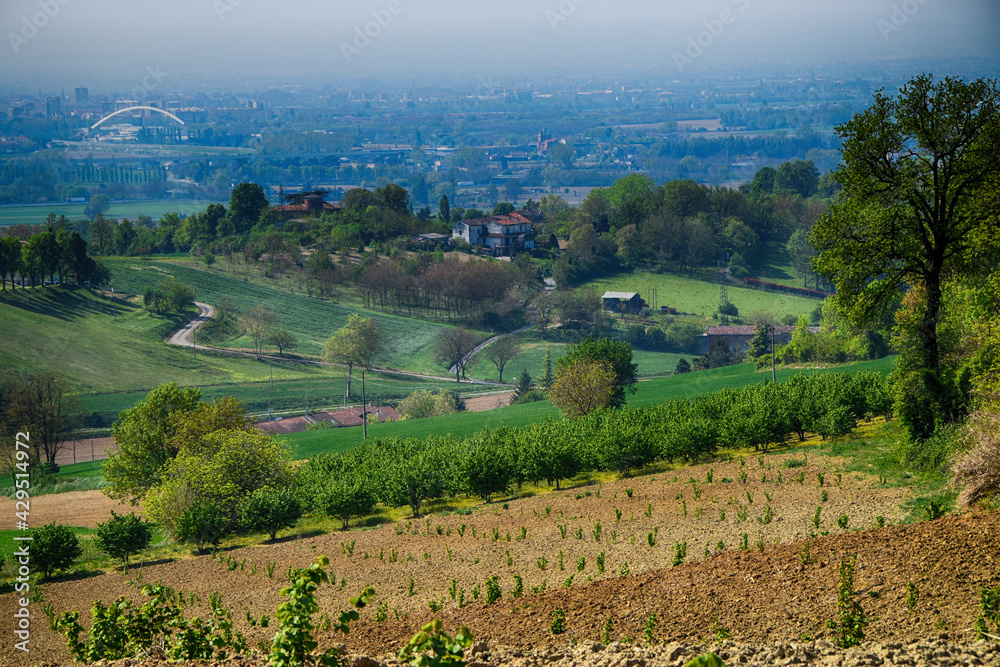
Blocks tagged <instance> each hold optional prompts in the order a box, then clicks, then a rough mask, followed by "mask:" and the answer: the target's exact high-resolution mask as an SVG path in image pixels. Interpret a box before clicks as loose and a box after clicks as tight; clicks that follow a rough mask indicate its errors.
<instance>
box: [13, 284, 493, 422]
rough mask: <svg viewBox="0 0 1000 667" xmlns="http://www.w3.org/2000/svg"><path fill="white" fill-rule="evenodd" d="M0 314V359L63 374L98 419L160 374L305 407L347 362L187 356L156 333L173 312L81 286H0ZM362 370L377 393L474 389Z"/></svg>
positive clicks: (337, 396) (322, 399)
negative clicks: (153, 310) (154, 311)
mask: <svg viewBox="0 0 1000 667" xmlns="http://www.w3.org/2000/svg"><path fill="white" fill-rule="evenodd" d="M115 310H117V318H115V317H114V311H115ZM0 314H2V317H0V365H2V366H4V367H7V368H12V369H16V370H19V371H25V372H27V371H36V370H39V369H43V368H49V369H51V370H52V371H53V372H54V373H55V374H56V375H58V376H59V377H61V378H64V379H65V380H66V381H67V382H69V385H70V389H71V392H72V393H73V394H74V396H75V398H76V400H77V401H78V402H79V408H80V410H81V411H82V412H83V413H84V414H90V413H91V412H97V413H99V414H100V415H101V416H102V417H103V419H104V421H105V422H106V423H110V421H112V420H113V419H114V418H115V417H116V416H117V414H118V413H119V412H121V411H122V410H125V409H127V408H130V407H132V406H133V405H135V403H136V402H137V401H138V400H140V399H142V398H143V397H145V395H146V394H147V393H148V392H149V391H150V390H152V389H154V388H155V387H157V386H158V385H160V384H162V383H165V382H177V383H178V384H181V385H190V386H200V387H202V388H203V391H204V395H205V397H206V398H209V397H213V396H216V397H221V396H227V395H230V396H235V397H236V398H238V399H240V400H244V401H247V402H248V409H249V410H250V411H251V412H253V413H256V414H260V413H265V412H267V409H268V395H269V393H270V398H271V400H270V405H271V408H272V410H275V411H285V410H305V408H306V405H307V396H308V405H309V406H310V407H312V408H313V409H320V408H327V407H331V406H333V405H339V404H342V403H343V401H344V390H343V385H344V382H343V376H344V372H345V369H342V368H339V367H323V366H318V365H315V364H304V363H300V362H297V361H293V360H285V361H282V360H272V361H270V362H269V361H266V360H261V361H258V360H257V359H254V358H253V357H234V356H230V355H223V354H209V353H205V352H200V353H198V355H197V358H195V356H194V355H193V354H192V352H191V351H190V350H188V349H183V348H179V347H174V346H172V345H167V344H166V343H164V342H163V339H164V338H165V337H166V335H167V334H168V333H170V332H172V331H174V330H176V328H177V327H178V326H179V325H180V319H179V318H169V319H168V318H162V317H157V316H154V315H151V314H149V313H148V312H146V311H145V310H143V309H142V308H139V307H138V306H137V305H135V304H133V303H130V302H127V301H124V300H120V301H119V302H118V303H117V305H113V304H112V303H111V301H110V299H106V298H104V297H102V296H100V295H98V294H94V293H92V292H90V291H89V290H86V289H83V288H78V287H72V286H65V287H45V288H42V287H39V288H34V289H28V290H20V289H18V290H7V291H6V292H0ZM359 375H360V373H358V372H357V371H356V372H355V381H354V383H353V385H352V392H351V396H350V397H349V398H348V402H349V403H351V402H353V403H355V404H357V403H360V400H361V383H360V377H359ZM272 378H273V381H272ZM368 380H369V382H368V386H369V388H370V389H369V391H370V392H371V394H370V397H369V400H370V401H372V402H376V403H377V402H378V401H379V400H381V401H383V402H393V403H394V402H397V401H399V400H400V399H402V398H403V397H404V396H406V395H407V394H409V393H411V392H412V391H415V390H417V389H425V388H428V389H434V388H446V389H448V390H458V391H461V392H463V393H465V392H469V391H476V390H481V387H480V388H476V387H473V386H470V385H467V384H463V385H456V383H454V382H449V381H448V380H447V379H439V380H435V379H425V378H414V377H408V376H402V375H397V374H392V373H371V374H369V376H368ZM272 382H273V383H272Z"/></svg>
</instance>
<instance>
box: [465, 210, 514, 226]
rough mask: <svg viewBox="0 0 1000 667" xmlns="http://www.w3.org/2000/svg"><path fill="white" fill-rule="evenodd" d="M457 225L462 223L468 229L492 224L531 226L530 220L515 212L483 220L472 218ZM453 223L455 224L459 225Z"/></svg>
mask: <svg viewBox="0 0 1000 667" xmlns="http://www.w3.org/2000/svg"><path fill="white" fill-rule="evenodd" d="M459 223H464V224H466V225H469V226H470V227H475V226H478V225H486V224H489V223H493V224H495V225H530V224H533V223H532V222H531V220H528V219H527V218H526V217H524V216H523V215H521V214H520V213H518V212H517V211H515V212H513V213H508V214H507V215H488V216H486V217H485V218H474V219H472V220H460V221H459ZM459 223H455V224H459Z"/></svg>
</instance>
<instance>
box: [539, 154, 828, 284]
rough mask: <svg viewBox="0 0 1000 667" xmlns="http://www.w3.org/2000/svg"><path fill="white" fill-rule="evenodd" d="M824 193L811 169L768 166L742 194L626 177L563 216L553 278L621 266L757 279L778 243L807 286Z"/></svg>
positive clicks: (577, 278)
mask: <svg viewBox="0 0 1000 667" xmlns="http://www.w3.org/2000/svg"><path fill="white" fill-rule="evenodd" d="M824 179H825V180H828V179H827V177H824ZM821 185H822V189H821ZM830 192H832V190H831V189H830V186H829V185H828V184H827V183H823V184H821V179H820V174H819V170H817V169H816V167H815V165H814V164H813V163H812V162H811V161H795V162H786V163H785V164H783V165H781V166H780V167H779V168H778V169H773V168H770V167H765V168H764V169H761V170H760V171H758V172H757V174H756V176H755V177H754V180H753V182H752V183H750V184H749V185H746V186H743V187H741V188H740V189H738V190H733V189H730V188H725V187H714V188H713V187H708V186H705V185H700V184H698V183H695V182H694V181H691V180H675V181H668V182H666V183H664V184H662V185H657V184H656V183H655V182H654V181H653V180H652V179H651V178H649V177H648V176H644V175H640V174H631V175H629V176H626V177H625V178H622V179H621V180H619V181H617V182H616V183H615V184H614V185H613V186H611V187H610V188H607V189H601V190H594V191H592V192H591V193H590V194H589V195H588V197H587V198H586V199H585V200H584V201H583V202H582V203H581V205H580V206H579V208H577V209H576V210H575V211H573V212H571V213H566V214H564V215H563V216H562V217H561V220H562V224H561V226H560V229H559V232H560V234H561V235H563V236H565V235H567V234H568V237H569V241H568V243H567V245H566V250H565V252H563V253H562V254H561V256H560V257H559V260H558V262H557V263H556V266H555V269H554V275H555V277H556V281H557V282H558V283H559V284H560V285H567V284H570V285H571V284H576V283H579V282H583V281H585V280H587V279H589V278H591V277H594V276H596V275H599V274H601V273H603V272H606V271H608V270H612V269H617V268H619V267H647V268H655V267H662V268H665V269H669V270H675V271H687V272H693V271H694V270H696V269H699V268H703V267H708V266H718V265H720V264H721V265H723V266H726V267H728V269H729V271H730V273H731V274H732V275H733V276H735V277H738V278H741V277H744V276H747V275H750V274H752V273H754V272H756V271H757V270H759V269H760V268H761V266H762V265H763V261H764V259H765V258H767V257H768V256H769V255H770V254H771V247H770V246H772V245H773V244H776V243H777V244H781V245H785V246H786V248H787V250H788V253H789V255H790V259H791V263H792V265H793V268H795V270H796V271H797V272H799V273H800V275H802V276H803V281H804V282H805V280H806V279H807V278H808V277H810V276H813V275H814V274H812V272H811V268H810V259H811V257H812V256H813V254H814V253H813V250H812V247H811V246H810V245H809V243H808V241H807V240H806V238H805V233H806V232H807V231H808V230H809V229H810V228H811V227H812V225H813V223H814V222H815V221H816V220H817V219H818V218H819V216H820V215H821V214H822V212H823V211H825V210H826V207H827V205H828V200H827V199H826V198H825V197H824V196H823V195H828V194H829V193H830Z"/></svg>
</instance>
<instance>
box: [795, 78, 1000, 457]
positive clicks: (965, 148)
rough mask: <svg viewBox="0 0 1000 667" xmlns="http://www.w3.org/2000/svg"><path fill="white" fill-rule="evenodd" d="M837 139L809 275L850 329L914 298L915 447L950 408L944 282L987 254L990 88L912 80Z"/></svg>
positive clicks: (997, 135) (999, 174)
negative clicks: (835, 187) (903, 295)
mask: <svg viewBox="0 0 1000 667" xmlns="http://www.w3.org/2000/svg"><path fill="white" fill-rule="evenodd" d="M837 132H838V134H839V135H840V137H841V140H842V143H843V149H842V150H843V156H842V160H843V166H842V167H840V168H839V169H838V170H837V171H836V172H835V178H836V179H837V182H839V183H840V184H841V185H842V186H843V194H842V196H841V198H840V199H839V200H838V201H837V202H835V203H834V205H833V206H832V207H831V208H830V210H829V211H828V212H827V213H826V214H825V215H824V216H823V217H822V218H821V219H820V220H819V222H818V223H817V224H816V226H815V227H814V228H813V232H812V237H811V240H812V244H813V247H814V248H816V250H817V251H818V253H819V256H818V257H817V258H816V259H815V260H814V267H815V269H816V271H817V272H818V273H820V274H821V275H823V276H826V277H827V278H829V279H831V280H832V281H833V282H834V285H835V286H836V288H837V294H836V296H835V297H834V298H835V299H836V301H837V305H838V307H839V308H840V310H841V312H842V313H844V314H845V315H846V316H847V317H848V318H849V319H850V320H851V321H852V322H853V323H854V324H864V323H868V322H871V321H873V320H875V319H877V318H879V316H880V315H882V314H884V313H885V312H886V311H887V310H889V309H891V308H893V307H894V306H895V304H896V303H897V301H898V297H899V292H900V290H901V289H902V288H904V287H917V286H919V287H920V288H921V290H922V302H921V304H920V308H919V312H918V319H919V323H918V324H917V326H916V338H917V341H918V342H919V345H916V346H913V347H912V348H911V349H913V350H914V353H915V355H916V357H917V358H916V359H914V360H913V362H914V363H913V364H912V368H911V369H910V370H911V371H912V373H914V374H915V375H913V379H914V382H912V383H911V390H913V389H915V390H917V394H918V395H917V396H913V397H911V398H910V400H911V401H913V400H914V399H915V400H918V401H920V402H921V403H922V405H923V409H921V410H920V411H919V412H920V413H921V414H925V415H928V417H929V419H925V420H924V421H923V423H922V424H914V425H912V427H911V428H910V431H911V435H913V436H915V437H916V438H918V439H922V438H923V437H927V436H929V435H930V434H931V433H933V431H934V429H935V428H936V426H937V425H938V424H939V423H940V422H941V421H942V420H947V419H948V418H950V417H951V416H952V414H950V413H952V410H953V406H951V405H949V404H950V403H951V401H952V400H953V398H954V387H953V386H949V385H951V382H950V381H949V380H948V379H947V378H946V377H944V374H943V373H942V359H943V354H942V352H943V350H942V342H941V339H940V336H939V333H938V325H939V322H940V321H941V314H942V293H943V282H944V281H945V280H946V279H947V278H948V277H949V276H953V275H961V274H963V273H969V272H971V271H975V270H977V269H979V268H981V264H982V262H984V261H989V260H988V259H987V258H986V255H985V253H983V252H982V250H983V248H984V247H988V246H990V245H992V246H994V247H995V245H996V220H997V217H996V216H997V215H998V213H1000V201H998V199H997V197H996V193H997V191H998V190H1000V90H998V89H997V82H996V81H995V80H982V79H980V80H977V81H973V82H970V83H966V82H964V81H962V80H960V79H957V78H951V77H946V78H945V79H943V80H941V81H937V82H935V81H934V79H933V77H931V76H929V75H923V76H919V77H916V78H914V79H912V80H911V81H910V82H909V83H907V84H906V85H905V86H903V87H902V88H901V89H900V92H899V95H898V96H896V97H889V96H886V95H884V94H883V93H882V92H881V91H879V92H877V93H876V94H875V103H874V104H873V105H872V106H871V107H869V108H868V109H867V110H866V111H864V112H862V113H860V114H858V115H856V116H855V117H854V118H853V119H851V120H850V121H848V122H846V123H844V124H842V125H839V126H838V127H837Z"/></svg>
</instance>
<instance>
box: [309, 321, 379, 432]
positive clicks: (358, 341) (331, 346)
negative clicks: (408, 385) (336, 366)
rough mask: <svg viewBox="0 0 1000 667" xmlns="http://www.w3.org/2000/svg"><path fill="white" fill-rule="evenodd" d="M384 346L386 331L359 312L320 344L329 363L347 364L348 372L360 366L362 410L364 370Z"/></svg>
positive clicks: (364, 426)
mask: <svg viewBox="0 0 1000 667" xmlns="http://www.w3.org/2000/svg"><path fill="white" fill-rule="evenodd" d="M385 347H386V337H385V333H384V332H383V331H382V327H380V326H379V325H378V322H376V321H375V320H374V319H373V318H371V317H362V316H361V315H358V314H354V315H351V317H350V318H349V319H348V320H347V324H345V325H344V326H343V327H341V328H340V329H338V330H337V331H335V332H334V334H333V335H332V336H330V338H328V339H327V340H326V342H325V343H324V344H323V349H324V353H325V354H324V356H325V360H326V361H327V362H328V363H330V362H333V363H345V364H347V365H348V369H349V370H348V372H350V369H353V367H354V366H355V365H358V366H360V367H361V404H362V409H363V410H367V405H368V404H367V403H366V402H365V401H366V400H367V397H366V396H365V370H366V369H368V368H371V365H372V361H373V360H374V359H375V358H376V357H377V356H378V355H379V354H381V353H382V352H383V351H384V350H385ZM348 391H349V390H348ZM365 417H366V418H365V419H363V420H362V430H363V432H364V437H365V438H366V439H367V438H368V419H367V412H365Z"/></svg>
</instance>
